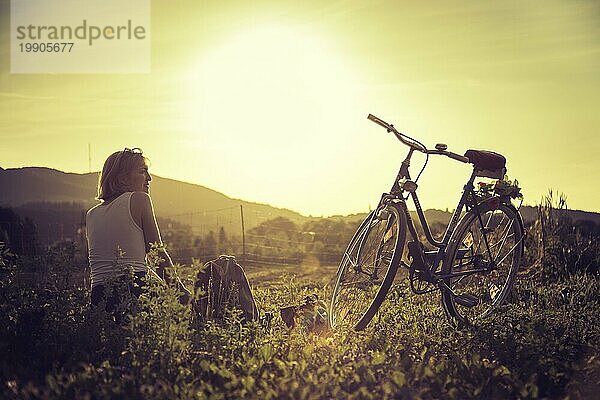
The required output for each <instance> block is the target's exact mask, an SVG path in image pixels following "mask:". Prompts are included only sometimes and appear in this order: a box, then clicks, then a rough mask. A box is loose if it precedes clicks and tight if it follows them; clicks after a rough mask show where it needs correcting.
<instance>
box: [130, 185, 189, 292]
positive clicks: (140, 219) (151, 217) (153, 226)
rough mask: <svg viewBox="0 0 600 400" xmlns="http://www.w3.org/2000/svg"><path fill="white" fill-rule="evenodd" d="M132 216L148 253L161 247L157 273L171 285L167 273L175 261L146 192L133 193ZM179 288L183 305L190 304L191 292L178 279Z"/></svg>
mask: <svg viewBox="0 0 600 400" xmlns="http://www.w3.org/2000/svg"><path fill="white" fill-rule="evenodd" d="M131 215H132V216H133V219H134V221H135V222H136V223H137V224H139V226H140V228H142V232H143V233H144V243H145V245H146V253H148V252H149V251H150V249H151V248H152V244H156V245H158V246H159V249H158V252H159V253H158V255H159V257H160V259H162V261H161V262H160V264H159V265H158V267H157V270H156V273H157V274H158V276H160V277H161V278H162V279H164V280H165V281H166V282H167V283H171V282H172V279H171V277H170V276H169V274H168V273H167V270H169V269H170V270H173V261H172V260H171V257H170V256H169V253H167V251H166V250H165V249H164V247H162V246H163V242H162V239H161V237H160V231H159V229H158V223H157V222H156V216H155V214H154V207H153V206H152V199H151V198H150V195H148V193H145V192H133V195H132V196H131ZM177 286H178V287H179V289H181V291H182V292H183V295H182V297H181V298H180V301H181V302H182V303H188V302H189V298H190V294H191V293H190V291H189V290H188V289H187V288H186V287H185V286H184V285H183V283H182V282H181V280H180V279H179V278H177Z"/></svg>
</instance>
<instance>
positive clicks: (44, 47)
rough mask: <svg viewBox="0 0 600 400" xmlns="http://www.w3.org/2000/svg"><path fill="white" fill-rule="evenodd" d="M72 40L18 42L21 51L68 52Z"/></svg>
mask: <svg viewBox="0 0 600 400" xmlns="http://www.w3.org/2000/svg"><path fill="white" fill-rule="evenodd" d="M73 44H74V43H73V42H62V43H37V42H33V43H29V42H27V43H19V48H20V50H21V53H70V52H71V50H72V49H73Z"/></svg>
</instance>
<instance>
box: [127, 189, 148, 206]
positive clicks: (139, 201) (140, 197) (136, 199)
mask: <svg viewBox="0 0 600 400" xmlns="http://www.w3.org/2000/svg"><path fill="white" fill-rule="evenodd" d="M131 203H133V204H136V205H146V204H152V199H150V195H149V194H148V193H146V192H133V193H132V194H131Z"/></svg>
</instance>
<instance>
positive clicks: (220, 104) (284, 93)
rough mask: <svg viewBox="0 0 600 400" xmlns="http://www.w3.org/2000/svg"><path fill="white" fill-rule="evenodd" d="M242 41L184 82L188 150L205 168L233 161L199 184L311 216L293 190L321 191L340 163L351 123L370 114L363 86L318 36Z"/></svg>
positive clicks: (288, 32) (271, 31) (253, 32)
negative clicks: (327, 171)
mask: <svg viewBox="0 0 600 400" xmlns="http://www.w3.org/2000/svg"><path fill="white" fill-rule="evenodd" d="M240 32H243V33H240V34H238V35H233V36H231V37H230V38H229V39H228V40H224V41H223V42H222V43H220V45H218V46H216V47H215V48H214V49H213V50H212V51H208V52H206V53H205V54H203V56H202V57H200V59H199V60H198V61H197V63H195V64H194V66H193V68H192V69H191V71H189V73H188V76H189V77H190V85H189V90H190V93H189V96H188V102H187V124H188V128H187V130H188V131H189V132H190V138H189V143H188V144H189V146H191V147H194V148H197V149H198V150H200V151H201V154H203V158H204V162H203V165H205V166H206V165H207V163H209V162H210V161H211V160H212V161H213V162H215V163H217V164H214V165H218V163H219V162H223V160H224V159H226V160H227V162H228V168H215V169H214V170H212V171H204V172H201V173H202V175H203V176H202V177H198V178H196V180H200V179H201V180H202V182H205V183H204V184H206V185H207V186H210V187H215V188H218V189H221V190H225V191H226V192H227V193H230V194H232V195H234V196H239V197H242V198H255V199H256V200H258V201H265V202H269V203H271V204H286V205H287V206H288V207H291V208H294V207H298V208H302V209H310V208H311V205H309V204H306V192H303V196H302V198H303V199H302V204H301V203H300V202H298V201H295V199H296V198H297V196H298V195H299V194H300V193H302V191H303V190H305V189H306V188H304V189H303V188H299V187H294V184H302V185H303V184H305V183H306V182H310V184H311V187H310V190H311V191H313V190H314V191H317V190H321V189H324V188H325V187H326V186H327V185H328V182H326V181H324V178H323V177H322V175H323V174H322V170H323V163H326V165H328V166H333V167H335V166H336V164H338V165H339V163H341V164H343V163H344V151H345V150H344V149H345V144H346V143H347V141H348V135H349V134H350V132H351V131H352V128H353V125H355V121H352V120H350V119H349V117H348V116H355V118H356V119H358V118H360V119H362V117H363V114H364V113H365V111H364V110H365V108H364V107H362V106H360V105H359V104H358V102H359V101H358V100H357V97H360V96H357V91H359V90H360V89H359V88H357V84H356V82H357V81H360V80H357V79H356V76H355V73H354V72H353V71H352V70H351V68H350V67H349V65H350V63H348V62H346V61H345V60H344V58H343V56H341V55H340V54H339V51H338V52H336V49H335V46H334V45H332V43H329V42H327V41H326V40H324V39H323V38H322V37H321V36H318V35H317V33H314V32H311V31H307V30H306V29H302V28H292V27H287V26H269V27H261V28H254V29H250V30H241V29H240ZM223 155H227V156H226V157H225V158H224V157H223ZM213 159H214V160H213ZM232 163H233V164H232ZM236 167H237V168H236ZM284 183H285V184H284ZM282 184H284V185H282ZM211 185H213V186H211ZM257 189H258V190H257ZM257 193H260V194H261V198H260V199H257V198H256V194H257ZM321 201H322V200H321Z"/></svg>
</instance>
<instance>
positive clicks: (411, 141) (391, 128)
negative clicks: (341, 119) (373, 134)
mask: <svg viewBox="0 0 600 400" xmlns="http://www.w3.org/2000/svg"><path fill="white" fill-rule="evenodd" d="M367 119H369V120H371V121H373V122H375V123H376V124H377V125H379V126H382V127H384V128H385V129H386V130H387V131H388V132H393V133H394V135H395V136H396V137H397V138H398V140H400V141H401V142H402V143H404V144H405V145H407V146H408V147H410V148H411V149H415V150H418V151H420V152H421V153H425V154H441V155H444V156H447V157H450V158H452V159H453V160H456V161H460V162H463V163H468V162H469V159H468V158H467V157H465V156H461V155H460V154H456V153H453V152H451V151H446V150H428V149H427V148H426V147H425V146H424V145H422V144H421V143H418V142H416V141H415V140H414V139H411V138H409V137H408V136H406V135H404V134H402V133H400V132H398V131H397V130H396V128H394V125H392V124H388V123H387V122H385V121H384V120H382V119H381V118H377V117H376V116H374V115H373V114H369V116H368V117H367Z"/></svg>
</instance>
